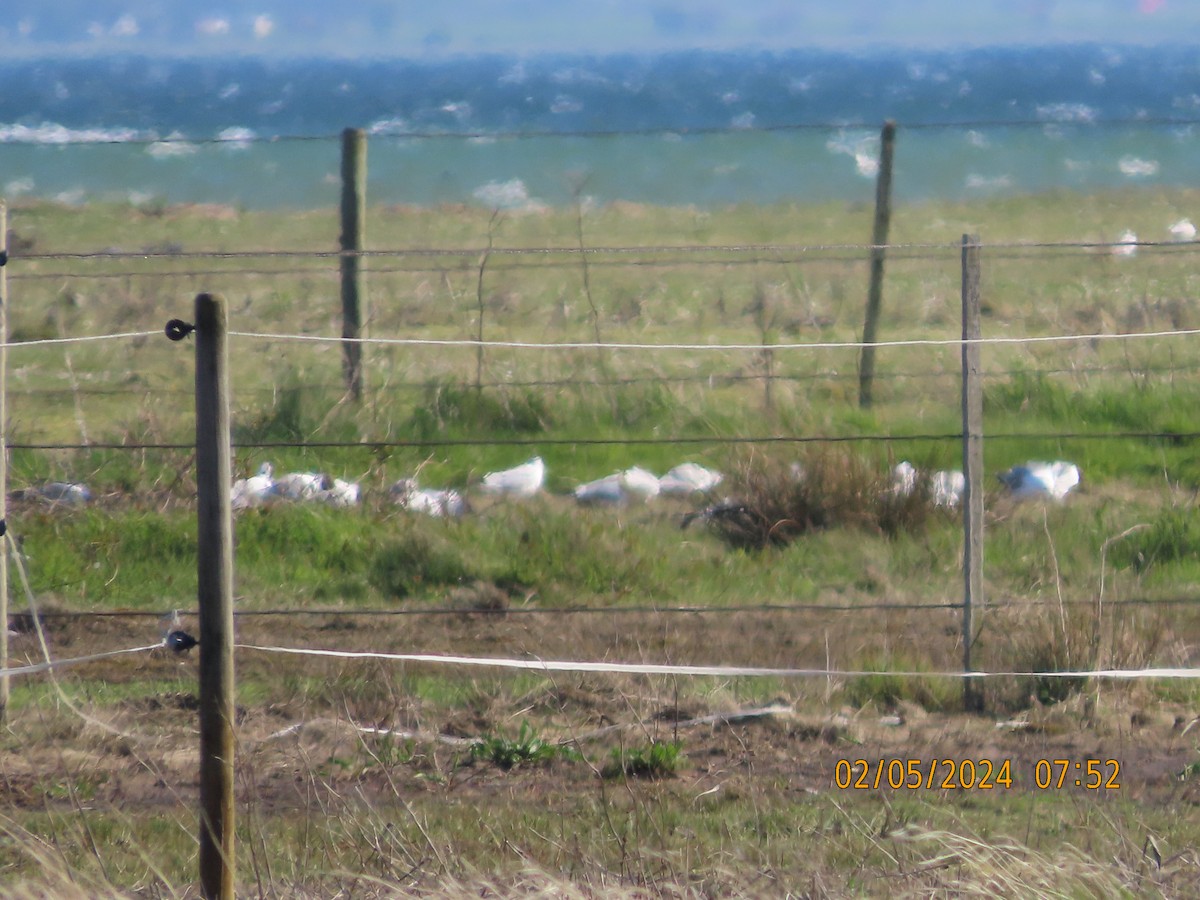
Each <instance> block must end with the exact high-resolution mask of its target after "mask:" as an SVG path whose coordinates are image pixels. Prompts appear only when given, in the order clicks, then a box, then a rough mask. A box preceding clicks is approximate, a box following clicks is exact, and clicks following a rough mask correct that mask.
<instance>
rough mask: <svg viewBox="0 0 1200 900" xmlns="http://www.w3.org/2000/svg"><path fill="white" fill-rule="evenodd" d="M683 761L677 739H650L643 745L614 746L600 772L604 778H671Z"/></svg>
mask: <svg viewBox="0 0 1200 900" xmlns="http://www.w3.org/2000/svg"><path fill="white" fill-rule="evenodd" d="M682 761H683V754H682V746H681V745H680V744H679V742H678V741H671V742H670V743H667V742H665V741H651V742H650V744H648V745H647V746H645V747H633V748H624V747H614V748H613V751H612V758H611V759H610V760H609V762H608V765H606V766H605V767H604V768H603V769H602V770H601V772H600V774H601V775H603V776H604V777H605V778H620V777H621V776H626V777H629V778H649V779H658V778H672V777H674V776H675V774H676V773H677V772H678V771H679V766H680V764H681V763H682Z"/></svg>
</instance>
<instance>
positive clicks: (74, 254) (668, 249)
mask: <svg viewBox="0 0 1200 900" xmlns="http://www.w3.org/2000/svg"><path fill="white" fill-rule="evenodd" d="M979 246H980V249H981V250H1017V251H1030V250H1085V251H1097V250H1113V249H1115V248H1137V249H1139V250H1142V249H1146V250H1157V251H1162V252H1169V253H1185V252H1194V251H1197V250H1200V240H1191V241H1172V240H1162V241H1149V240H1137V241H994V242H983V243H981V244H980V245H979ZM959 249H960V248H959V246H958V245H957V244H953V243H945V242H941V241H931V242H906V243H880V244H873V243H860V244H723V245H716V244H714V245H708V244H678V245H671V244H662V245H639V246H600V247H588V246H584V247H580V246H573V247H572V246H563V247H502V246H501V247H493V248H491V250H490V253H492V254H495V255H496V256H497V257H506V256H508V257H511V256H516V257H521V256H559V255H561V256H605V255H612V256H629V255H635V254H647V255H661V254H669V253H681V254H688V255H701V254H714V253H727V254H743V253H769V254H774V256H773V257H768V258H766V259H763V260H756V262H757V261H761V262H780V261H781V260H780V259H779V258H778V256H779V255H780V254H800V255H805V254H810V253H841V252H846V253H869V252H871V251H880V250H886V251H888V252H889V253H891V252H894V251H936V252H929V253H927V254H924V255H916V256H910V257H903V256H900V257H897V258H898V259H905V258H908V259H947V258H949V257H950V254H952V253H954V252H957V251H958V250H959ZM479 253H480V248H479V247H442V248H437V247H396V248H388V249H375V250H154V249H147V250H141V251H136V250H111V249H104V250H61V251H53V252H47V253H10V255H9V261H10V262H45V261H64V260H65V261H71V260H73V261H88V262H92V261H96V260H132V259H137V260H164V259H165V260H184V261H187V260H195V259H229V260H240V259H318V260H333V259H365V260H370V259H381V258H393V257H451V258H462V259H464V260H467V261H469V262H470V263H471V264H472V265H474V264H475V263H477V261H478V258H479ZM842 259H847V260H848V261H851V262H865V261H866V260H863V259H861V258H857V257H855V258H850V257H833V258H831V260H826V261H840V260H842ZM620 264H621V265H627V264H628V263H627V262H624V261H623V262H622V263H620ZM721 264H728V261H724V260H723V261H721ZM372 271H375V270H372ZM402 271H407V270H402ZM219 273H220V270H217V272H216V273H214V274H219ZM166 274H185V273H166ZM202 274H203V273H202ZM264 274H277V273H275V272H267V273H264Z"/></svg>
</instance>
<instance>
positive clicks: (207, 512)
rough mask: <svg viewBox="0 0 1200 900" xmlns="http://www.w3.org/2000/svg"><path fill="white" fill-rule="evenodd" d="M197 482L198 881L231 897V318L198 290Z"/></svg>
mask: <svg viewBox="0 0 1200 900" xmlns="http://www.w3.org/2000/svg"><path fill="white" fill-rule="evenodd" d="M195 321H196V487H197V501H198V504H197V513H196V515H197V538H198V545H197V559H198V566H199V568H198V575H199V589H198V594H197V597H198V601H199V611H200V613H199V618H200V629H199V630H200V888H201V892H202V893H203V895H204V896H205V897H206V898H219V900H232V898H233V895H234V893H233V875H234V821H233V817H234V807H233V775H234V770H233V757H234V744H233V722H234V698H233V520H232V514H231V509H230V497H229V488H230V438H229V368H228V342H227V332H228V318H227V312H226V306H225V300H224V299H223V298H221V297H216V296H212V295H210V294H200V295H199V296H197V297H196V320H195Z"/></svg>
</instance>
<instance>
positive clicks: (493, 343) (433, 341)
mask: <svg viewBox="0 0 1200 900" xmlns="http://www.w3.org/2000/svg"><path fill="white" fill-rule="evenodd" d="M158 334H161V332H159V331H126V332H120V333H117V334H97V335H76V336H74V337H58V338H37V339H35V340H30V341H8V342H7V343H4V344H3V346H4V347H5V348H6V349H8V350H21V349H28V348H32V347H45V346H55V345H65V344H82V343H91V342H97V341H112V340H125V339H136V338H146V337H151V336H154V335H158ZM1195 335H1200V328H1180V329H1175V330H1171V331H1131V332H1120V333H1112V334H1109V333H1096V334H1055V335H1041V336H1034V337H985V338H970V339H966V340H964V339H963V338H903V339H897V340H890V341H874V342H869V343H867V342H863V341H804V342H793V343H754V344H674V343H665V344H647V343H637V342H625V341H504V340H499V341H497V340H479V339H477V338H380V337H370V338H365V337H356V338H347V337H340V336H333V335H319V334H284V333H272V332H257V331H230V332H229V336H230V337H234V338H249V339H254V340H261V341H280V342H282V341H292V342H297V343H329V344H345V343H355V344H375V345H379V346H393V347H422V346H425V347H484V348H487V347H499V348H506V349H511V350H589V351H591V350H639V351H647V352H652V351H657V350H669V351H686V352H689V353H690V352H701V351H709V352H729V351H735V352H752V353H762V352H763V351H767V350H770V351H787V350H796V351H801V350H859V349H862V348H863V347H865V346H874V347H961V346H964V345H978V346H998V345H1006V344H1052V343H1071V342H1093V341H1114V340H1119V341H1130V340H1137V339H1140V338H1171V337H1193V336H1195ZM763 377H765V376H761V375H760V376H758V380H760V381H761V380H762V378H763Z"/></svg>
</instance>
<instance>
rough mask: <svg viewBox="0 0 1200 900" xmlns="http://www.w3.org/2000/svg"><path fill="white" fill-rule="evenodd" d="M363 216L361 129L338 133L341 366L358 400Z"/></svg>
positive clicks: (364, 139)
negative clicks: (340, 142) (340, 177)
mask: <svg viewBox="0 0 1200 900" xmlns="http://www.w3.org/2000/svg"><path fill="white" fill-rule="evenodd" d="M366 219H367V134H366V132H365V131H363V130H362V129H361V128H347V129H345V130H344V131H343V132H342V236H341V250H342V265H341V275H342V337H343V338H348V340H346V341H344V342H343V344H342V368H343V372H344V374H345V379H346V390H347V392H349V394H350V396H351V397H352V398H354V399H355V400H361V399H362V392H363V363H362V357H363V352H362V350H363V347H362V344H361V343H359V338H361V337H362V328H363V316H362V302H363V299H364V296H365V293H366V292H365V290H364V289H363V274H362V257H361V256H360V255H359V254H361V253H362V250H363V242H364V239H365V236H366Z"/></svg>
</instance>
